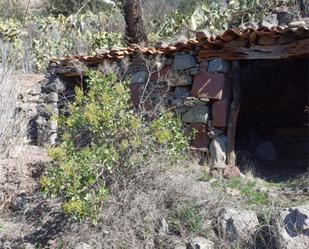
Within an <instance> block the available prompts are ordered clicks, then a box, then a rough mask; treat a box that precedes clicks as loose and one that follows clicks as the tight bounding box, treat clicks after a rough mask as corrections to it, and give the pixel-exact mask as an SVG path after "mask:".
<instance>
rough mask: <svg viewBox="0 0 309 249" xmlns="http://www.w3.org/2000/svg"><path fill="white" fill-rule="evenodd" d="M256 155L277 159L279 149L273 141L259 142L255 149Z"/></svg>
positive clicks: (263, 158) (262, 157) (267, 158)
mask: <svg viewBox="0 0 309 249" xmlns="http://www.w3.org/2000/svg"><path fill="white" fill-rule="evenodd" d="M255 155H256V157H257V158H258V159H262V160H269V161H275V160H276V159H277V151H276V148H275V146H274V144H273V143H272V142H271V141H266V142H264V143H261V144H259V145H258V146H257V147H256V149H255Z"/></svg>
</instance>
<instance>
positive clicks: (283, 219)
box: [276, 203, 309, 249]
mask: <svg viewBox="0 0 309 249" xmlns="http://www.w3.org/2000/svg"><path fill="white" fill-rule="evenodd" d="M276 228H277V231H278V236H277V237H276V240H277V244H278V245H279V247H280V248H281V249H296V248H297V249H307V248H309V203H307V204H304V205H302V206H298V207H293V208H289V209H284V210H282V211H280V212H279V216H278V219H277V221H276Z"/></svg>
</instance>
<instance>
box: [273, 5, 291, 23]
mask: <svg viewBox="0 0 309 249" xmlns="http://www.w3.org/2000/svg"><path fill="white" fill-rule="evenodd" d="M275 12H276V13H277V20H278V24H279V25H280V26H282V25H288V24H290V23H291V22H293V20H294V15H293V14H292V13H291V12H289V11H288V9H282V8H276V9H275Z"/></svg>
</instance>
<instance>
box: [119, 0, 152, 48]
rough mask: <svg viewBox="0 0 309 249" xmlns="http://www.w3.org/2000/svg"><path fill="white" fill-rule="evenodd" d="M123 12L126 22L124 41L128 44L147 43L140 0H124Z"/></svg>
mask: <svg viewBox="0 0 309 249" xmlns="http://www.w3.org/2000/svg"><path fill="white" fill-rule="evenodd" d="M123 12H124V19H125V22H126V34H125V39H126V41H127V42H128V43H129V44H130V43H137V44H141V45H145V44H147V42H148V40H147V34H146V30H145V27H144V21H143V17H142V9H141V2H140V0H125V3H124V6H123Z"/></svg>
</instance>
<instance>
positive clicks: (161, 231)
mask: <svg viewBox="0 0 309 249" xmlns="http://www.w3.org/2000/svg"><path fill="white" fill-rule="evenodd" d="M168 233H169V227H168V223H167V221H166V219H165V218H163V219H162V220H161V226H160V229H159V234H168Z"/></svg>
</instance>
